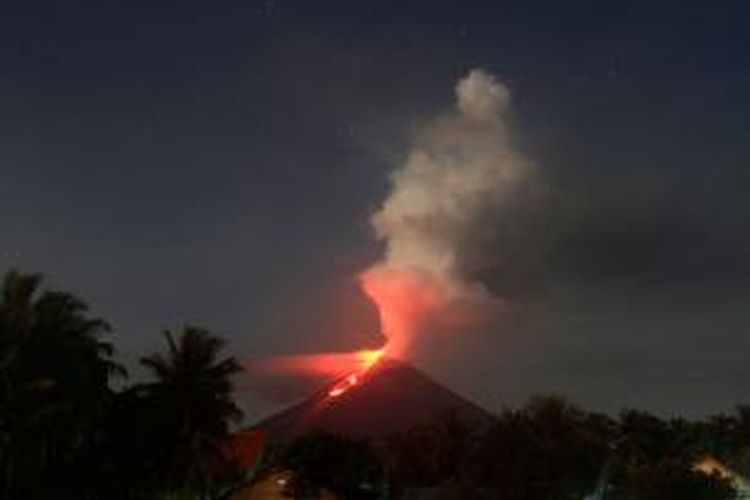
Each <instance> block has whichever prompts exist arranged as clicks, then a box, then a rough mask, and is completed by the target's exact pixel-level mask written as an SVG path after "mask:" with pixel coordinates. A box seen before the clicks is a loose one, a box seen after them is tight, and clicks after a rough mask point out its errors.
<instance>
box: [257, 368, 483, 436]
mask: <svg viewBox="0 0 750 500" xmlns="http://www.w3.org/2000/svg"><path fill="white" fill-rule="evenodd" d="M342 383H343V387H345V388H346V390H344V391H342V390H340V388H341V387H342ZM447 412H455V414H456V415H457V416H459V417H460V418H462V419H464V420H466V421H467V422H471V423H472V424H477V425H487V424H489V423H490V422H491V421H492V418H493V417H492V415H491V414H490V413H488V412H487V411H485V410H484V409H482V408H481V407H479V406H477V405H476V404H474V403H472V402H470V401H468V400H466V399H464V398H463V397H461V396H459V395H458V394H456V393H454V392H453V391H451V390H450V389H448V388H446V387H444V386H442V385H441V384H439V383H437V382H435V381H434V380H432V379H431V378H430V377H429V376H427V375H426V374H425V373H424V372H422V371H420V370H418V369H417V368H415V367H413V366H411V365H409V364H407V363H404V362H401V361H397V360H395V359H392V358H386V359H381V360H379V361H378V362H377V363H376V364H375V365H373V366H372V368H370V369H369V370H368V371H367V373H365V374H363V375H361V376H358V377H357V378H356V379H353V380H352V383H347V379H342V380H340V381H338V382H335V383H334V384H332V385H330V386H328V387H325V388H323V389H321V390H320V391H318V392H316V393H315V394H313V395H312V396H311V397H310V398H308V399H306V400H304V401H303V402H301V403H299V404H297V405H294V406H292V407H290V408H288V409H286V410H282V411H281V412H279V413H277V414H275V415H272V416H271V417H268V418H266V419H265V420H263V421H261V422H259V423H258V424H257V425H256V426H255V427H256V428H259V429H263V430H265V431H266V432H267V433H268V436H269V438H270V440H271V441H273V442H286V441H289V440H291V439H294V438H295V437H297V436H300V435H303V434H306V433H308V432H311V431H315V430H321V431H327V432H332V433H335V434H339V435H344V436H348V437H353V438H374V439H378V438H384V437H386V436H388V435H391V434H393V433H396V432H401V431H405V430H407V429H409V428H411V427H413V426H415V425H418V424H424V423H428V422H430V421H431V420H433V419H434V418H435V417H438V416H440V415H441V414H445V413H447Z"/></svg>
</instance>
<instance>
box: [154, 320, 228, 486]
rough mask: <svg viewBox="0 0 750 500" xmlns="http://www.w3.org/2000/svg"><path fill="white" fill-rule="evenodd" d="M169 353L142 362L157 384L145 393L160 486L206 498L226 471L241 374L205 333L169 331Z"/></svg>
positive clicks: (215, 339)
mask: <svg viewBox="0 0 750 500" xmlns="http://www.w3.org/2000/svg"><path fill="white" fill-rule="evenodd" d="M164 336H165V338H166V340H167V347H168V348H167V351H166V352H165V353H158V354H153V355H151V356H148V357H145V358H142V360H141V363H142V364H143V366H145V367H146V368H148V369H149V370H150V371H151V373H152V375H153V376H154V377H155V379H156V380H155V381H154V382H153V383H150V384H146V385H144V386H142V387H141V390H142V391H143V392H144V393H145V396H146V398H147V399H148V401H149V406H150V416H151V425H152V429H151V432H152V436H153V440H152V442H153V443H158V444H159V448H160V449H159V450H154V451H155V452H156V459H157V461H159V462H160V464H161V477H160V478H159V482H160V484H161V487H162V488H163V489H165V490H166V491H172V492H175V491H184V490H192V491H198V492H207V491H209V490H211V489H212V488H213V487H214V486H215V478H216V477H217V476H219V475H220V473H221V471H222V470H223V469H224V467H225V465H226V464H225V457H224V454H223V453H222V445H223V443H225V442H226V438H227V436H228V434H229V425H230V423H231V422H233V421H237V420H239V418H240V417H241V412H240V409H239V408H238V407H237V406H236V404H235V403H234V400H233V398H232V381H231V377H232V375H234V374H235V373H237V372H239V371H240V366H239V364H238V363H237V361H236V360H235V359H234V358H232V357H229V358H224V359H220V358H219V355H220V351H221V349H222V348H223V346H224V342H223V341H222V340H221V339H220V338H218V337H215V336H213V335H211V334H210V333H209V332H208V331H207V330H204V329H201V328H195V327H185V328H184V329H183V330H182V331H181V332H180V335H179V336H178V338H175V335H174V334H173V333H172V332H171V331H168V330H167V331H165V332H164Z"/></svg>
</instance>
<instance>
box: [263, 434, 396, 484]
mask: <svg viewBox="0 0 750 500" xmlns="http://www.w3.org/2000/svg"><path fill="white" fill-rule="evenodd" d="M277 466H278V467H281V468H282V469H284V470H287V471H290V472H291V473H292V476H291V481H290V484H289V485H288V487H289V488H288V489H289V494H291V495H294V497H295V498H308V497H314V496H315V495H318V494H320V493H321V492H322V491H323V490H328V491H330V492H333V493H334V494H337V495H339V496H341V497H343V498H347V499H348V498H351V499H356V498H361V499H366V498H381V497H382V493H383V490H382V486H383V467H382V464H381V462H380V459H379V458H378V456H377V455H376V454H375V452H374V451H373V449H372V448H371V446H370V445H369V444H368V443H366V442H362V441H355V440H352V439H348V438H345V437H342V436H337V435H334V434H327V433H323V432H320V433H315V434H310V435H307V436H302V437H300V438H298V439H296V440H295V441H294V442H292V443H291V444H290V445H289V446H288V447H287V448H286V449H285V450H283V451H282V452H281V454H280V456H279V460H278V463H277Z"/></svg>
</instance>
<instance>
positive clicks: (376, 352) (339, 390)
mask: <svg viewBox="0 0 750 500" xmlns="http://www.w3.org/2000/svg"><path fill="white" fill-rule="evenodd" d="M383 354H384V349H369V350H366V351H360V352H358V353H357V361H358V362H359V363H360V364H361V365H362V368H361V369H360V370H359V371H358V372H356V373H350V374H349V375H347V376H346V378H344V379H343V380H341V381H340V382H339V383H337V384H336V385H334V386H333V387H332V388H331V390H329V391H328V396H329V397H331V398H337V397H339V396H341V395H342V394H344V393H345V392H346V391H348V390H349V389H351V388H352V387H354V386H355V385H357V384H359V383H360V382H361V380H362V378H363V377H364V376H365V374H367V372H368V371H370V369H371V368H372V367H373V366H374V365H375V364H376V363H377V362H378V361H379V360H380V358H382V357H383Z"/></svg>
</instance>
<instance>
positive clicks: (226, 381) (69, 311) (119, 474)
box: [0, 271, 750, 500]
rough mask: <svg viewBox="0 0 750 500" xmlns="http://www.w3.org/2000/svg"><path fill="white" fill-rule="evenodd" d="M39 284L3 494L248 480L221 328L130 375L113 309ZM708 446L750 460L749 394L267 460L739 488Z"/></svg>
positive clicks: (56, 494)
mask: <svg viewBox="0 0 750 500" xmlns="http://www.w3.org/2000/svg"><path fill="white" fill-rule="evenodd" d="M40 285H41V277H40V276H38V275H29V274H22V273H19V272H15V271H13V272H10V273H8V274H6V275H5V277H4V280H3V282H2V288H1V289H0V498H7V499H32V500H33V499H45V498H76V499H115V500H117V499H123V500H125V499H131V500H136V499H171V498H175V499H176V498H184V499H202V498H221V497H222V496H223V495H226V493H227V492H229V491H231V489H232V487H234V486H237V485H238V484H240V481H241V474H240V472H241V471H237V470H236V468H235V466H234V464H233V463H232V462H231V459H230V457H228V456H227V455H226V453H225V451H224V450H226V448H225V447H224V446H223V445H224V444H225V443H226V442H227V437H228V436H229V433H230V430H231V425H232V423H234V422H238V421H239V418H240V412H239V410H238V408H237V406H236V405H235V403H234V400H233V395H232V386H231V377H232V375H233V374H235V373H236V372H237V371H238V370H239V367H238V364H237V362H236V361H235V360H234V359H233V358H231V357H223V356H222V354H221V350H222V346H223V344H222V341H221V340H220V339H219V338H217V337H215V336H213V335H212V334H210V333H209V332H208V331H206V330H202V329H199V328H194V327H186V328H184V329H182V330H181V331H179V332H171V331H166V332H165V334H164V335H165V340H166V343H167V346H166V350H165V351H164V352H162V353H156V354H152V355H149V356H146V357H144V358H142V360H141V362H142V364H143V366H144V367H145V368H146V369H147V370H148V372H149V373H150V375H151V377H150V378H149V379H148V381H146V382H143V383H138V384H134V383H130V384H129V383H128V379H127V374H126V372H125V370H124V369H123V367H122V366H120V365H119V364H118V363H117V362H116V361H115V358H114V350H113V346H112V345H111V344H110V343H109V342H107V340H106V336H107V334H108V333H109V331H110V328H109V326H108V324H107V323H106V322H104V321H102V320H100V319H98V318H96V317H92V316H91V315H90V313H89V311H88V308H87V306H86V304H85V303H84V302H83V301H81V300H80V299H78V298H76V297H75V296H73V295H71V294H68V293H63V292H57V291H47V290H42V289H41V287H40ZM115 382H117V383H116V384H115ZM115 387H117V389H115ZM707 454H710V455H712V456H715V457H717V458H718V459H720V460H722V461H723V462H724V463H726V464H728V465H729V466H731V467H734V468H735V469H737V470H740V471H742V470H748V469H750V407H740V408H738V411H737V412H736V413H735V414H732V415H718V416H715V417H711V418H708V419H706V420H704V421H700V422H689V421H686V420H682V419H669V420H665V419H662V418H659V417H656V416H654V415H651V414H648V413H645V412H639V411H625V412H623V413H621V414H620V415H619V416H618V417H616V418H615V417H611V416H608V415H604V414H600V413H592V412H586V411H583V410H581V409H579V408H576V407H574V406H572V405H570V404H568V403H566V402H565V401H564V400H561V399H557V398H536V399H533V400H532V401H531V402H530V403H529V404H527V405H526V406H525V407H523V408H520V409H515V410H510V409H509V410H506V411H504V412H502V413H501V414H499V415H498V416H497V418H496V419H495V420H494V422H493V423H492V425H490V426H489V427H485V428H479V427H478V426H477V425H474V424H473V423H472V422H466V421H462V420H461V419H460V418H458V417H457V416H456V415H454V414H451V413H448V414H445V415H441V416H437V417H436V418H435V419H434V420H433V421H432V422H431V423H429V424H425V425H423V426H420V427H416V428H413V429H410V430H408V431H406V432H404V433H401V434H398V435H395V436H391V437H390V438H389V439H387V440H386V441H385V442H379V443H374V442H360V441H355V440H351V439H349V438H345V437H342V436H334V435H330V434H323V433H320V434H314V435H310V436H304V437H302V438H300V439H298V440H297V441H295V442H293V443H291V444H290V445H288V446H287V447H285V448H283V449H281V450H277V452H276V453H273V454H271V455H269V457H270V458H269V460H267V465H266V467H267V470H284V471H288V472H289V473H290V474H291V481H290V482H289V484H288V490H289V493H290V494H291V495H297V496H309V495H315V494H318V493H320V492H322V491H329V492H333V493H335V494H338V495H339V496H341V497H343V498H398V497H399V496H401V495H403V494H410V492H413V491H415V490H424V489H435V488H441V489H443V490H444V496H442V497H441V498H502V499H507V500H515V499H518V500H521V499H523V500H534V499H540V500H541V499H582V498H584V497H585V496H586V495H590V494H592V493H594V492H596V490H598V491H599V492H600V493H601V492H605V493H606V496H605V498H607V499H617V500H631V499H644V500H650V499H660V500H662V499H677V498H679V499H683V500H684V499H723V498H732V495H733V492H732V489H731V488H730V486H729V485H728V483H726V482H725V481H723V480H720V478H718V477H712V476H707V475H705V474H703V473H699V472H695V471H693V470H692V466H693V464H694V463H695V462H696V461H697V460H699V459H700V458H701V457H703V456H706V455H707ZM450 495H453V496H450Z"/></svg>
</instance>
